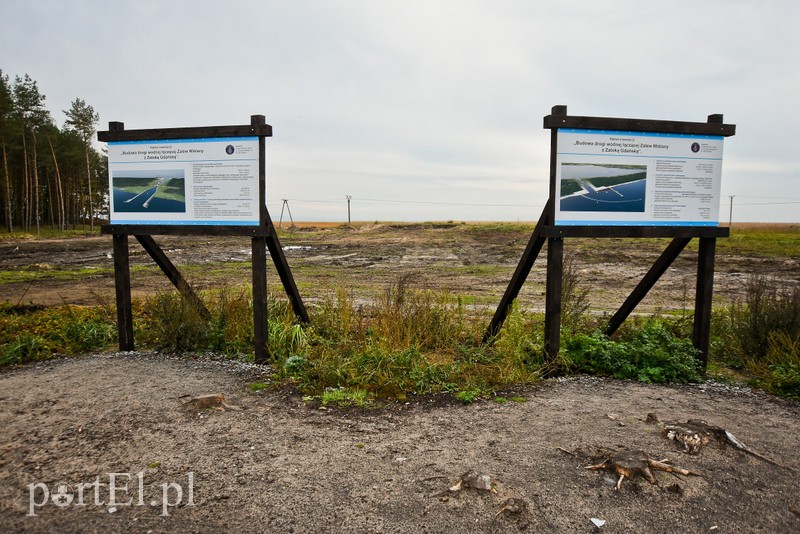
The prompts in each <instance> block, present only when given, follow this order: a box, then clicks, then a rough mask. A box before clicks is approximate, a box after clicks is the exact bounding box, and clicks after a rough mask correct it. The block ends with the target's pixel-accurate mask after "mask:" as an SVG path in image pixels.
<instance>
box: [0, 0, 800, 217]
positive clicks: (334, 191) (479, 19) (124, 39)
mask: <svg viewBox="0 0 800 534" xmlns="http://www.w3.org/2000/svg"><path fill="white" fill-rule="evenodd" d="M798 21H800V2H798V1H797V0H775V1H770V0H758V1H756V0H752V1H736V0H720V1H709V0H704V1H701V2H698V1H686V2H681V1H678V2H642V1H641V0H636V1H617V2H614V1H608V2H597V1H580V0H572V1H570V2H557V1H549V2H539V1H534V0H509V1H504V0H457V1H456V0H453V1H450V0H444V1H443V0H422V1H417V0H403V1H402V2H391V1H375V0H363V1H362V0H329V1H305V0H293V1H277V0H261V1H247V2H244V1H236V0H227V1H219V0H217V1H208V0H191V1H175V0H172V1H149V0H148V1H143V0H137V1H130V2H127V1H112V0H102V1H95V0H91V1H77V0H73V1H64V0H51V1H50V0H48V1H46V0H36V1H34V0H3V2H2V4H0V69H2V70H3V73H4V74H9V75H10V76H11V77H12V78H13V76H14V75H23V74H25V73H28V74H30V76H31V77H32V78H33V79H34V80H36V81H37V82H38V83H39V88H40V90H41V91H42V92H43V93H44V94H45V95H46V96H47V100H46V105H47V108H48V109H49V110H50V111H51V112H52V113H53V115H54V118H55V119H56V121H57V122H58V123H59V124H60V125H62V124H63V122H64V115H63V113H61V110H63V109H67V108H69V106H70V102H71V101H72V100H74V99H75V98H76V97H79V98H82V99H84V100H86V102H87V103H89V104H91V105H92V106H94V108H95V110H96V111H97V112H99V113H100V121H101V122H100V129H107V125H108V122H109V121H121V122H124V123H125V126H126V128H129V129H140V128H158V127H177V126H206V125H223V124H247V123H249V122H250V115H253V114H262V115H266V117H267V122H268V123H269V124H271V125H272V126H273V135H274V136H273V137H272V138H271V139H269V140H268V141H267V150H268V162H267V195H268V205H269V209H270V212H271V213H272V215H273V218H274V219H276V220H277V219H278V217H279V214H280V210H281V205H282V202H281V199H289V206H290V208H291V210H292V215H293V216H294V219H295V220H333V221H337V220H346V218H347V204H346V201H345V195H352V197H353V200H352V217H353V220H367V221H372V220H383V221H386V220H406V221H410V220H450V219H453V220H510V221H516V220H520V221H532V220H535V219H537V218H538V216H539V214H540V213H541V211H542V208H543V206H544V203H545V201H546V197H547V182H548V172H549V171H548V165H549V140H550V138H549V130H544V129H543V128H542V117H543V116H544V115H547V114H549V112H550V109H551V107H552V106H554V105H558V104H564V105H567V106H568V112H569V113H570V114H571V115H589V116H608V117H634V118H645V119H666V120H679V121H698V122H704V121H705V120H706V118H707V116H708V115H709V114H712V113H723V114H724V116H725V122H726V123H731V124H736V126H737V134H736V136H734V137H731V138H727V139H726V141H725V148H724V151H725V155H724V163H723V171H722V198H721V204H722V206H721V209H720V219H721V220H722V221H723V222H726V221H727V219H728V207H729V196H730V195H735V198H734V210H733V219H734V222H736V221H791V222H795V221H800V215H799V214H800V183H798V182H799V179H800V147H799V145H800V143H799V139H798V135H797V133H796V132H797V126H798V123H800V102H798V99H800V30H798V27H797V26H798Z"/></svg>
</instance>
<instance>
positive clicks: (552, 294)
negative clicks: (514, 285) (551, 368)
mask: <svg viewBox="0 0 800 534" xmlns="http://www.w3.org/2000/svg"><path fill="white" fill-rule="evenodd" d="M563 279H564V240H563V239H562V238H560V237H550V238H548V239H547V288H546V289H545V291H546V294H545V305H544V352H545V354H546V355H547V357H548V358H549V359H550V360H551V361H552V360H554V359H556V358H557V357H558V351H559V350H561V288H562V285H563Z"/></svg>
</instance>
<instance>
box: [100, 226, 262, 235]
mask: <svg viewBox="0 0 800 534" xmlns="http://www.w3.org/2000/svg"><path fill="white" fill-rule="evenodd" d="M268 231H269V230H267V228H266V227H265V226H263V225H262V226H216V225H193V226H182V225H177V224H104V225H102V226H101V227H100V232H101V233H103V234H110V235H114V234H127V235H208V236H238V235H240V236H246V237H254V236H265V235H267V232H268Z"/></svg>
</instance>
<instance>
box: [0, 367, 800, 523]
mask: <svg viewBox="0 0 800 534" xmlns="http://www.w3.org/2000/svg"><path fill="white" fill-rule="evenodd" d="M269 372H270V371H269V368H268V367H260V366H254V365H248V364H240V363H234V362H224V361H214V360H211V359H204V360H191V359H178V358H171V357H167V356H163V355H157V354H151V353H128V354H99V355H90V356H85V357H80V358H73V359H65V360H54V361H50V362H46V363H41V364H36V365H29V366H25V367H22V368H16V369H5V370H3V371H2V372H0V429H2V430H0V532H223V531H224V532H282V533H283V532H403V533H406V532H459V531H460V532H518V531H528V532H609V533H611V532H654V533H658V532H664V533H673V532H737V533H741V532H775V533H778V532H780V533H785V532H798V531H800V482H798V480H799V479H798V473H800V452H798V441H797V439H798V436H800V404H798V403H796V402H787V401H780V400H777V399H775V398H772V397H769V396H766V395H764V394H762V393H757V392H752V391H750V390H749V389H747V388H738V387H732V386H724V385H719V384H703V385H699V386H697V385H695V386H681V387H668V386H651V385H641V384H636V383H628V382H620V381H613V380H604V379H597V378H589V377H578V378H571V379H566V380H564V379H562V380H556V381H546V382H542V383H541V384H540V385H538V386H536V387H531V388H528V389H524V390H520V391H515V392H513V393H512V392H510V393H508V394H507V396H509V397H510V396H512V395H519V396H524V397H525V398H526V402H507V403H503V404H500V403H497V402H494V401H482V402H478V403H476V404H472V405H461V404H458V403H455V402H454V401H452V400H449V398H445V397H426V398H417V399H413V400H412V401H410V402H408V403H402V404H391V405H388V406H385V407H383V408H380V409H377V410H370V411H352V410H341V409H321V407H320V406H319V405H318V404H317V403H315V402H313V401H312V402H307V401H303V399H302V398H301V397H300V396H299V395H297V394H295V393H293V392H291V391H288V390H286V389H280V390H272V391H268V392H260V393H253V392H251V391H250V389H249V388H248V385H249V384H251V383H253V382H255V381H269ZM211 393H224V395H225V396H226V399H227V401H228V403H229V404H231V405H234V406H235V407H236V409H234V408H232V409H228V410H225V411H219V410H214V409H208V410H186V409H185V408H184V407H183V406H182V402H183V401H185V400H186V399H188V398H190V397H195V396H198V395H204V394H211ZM651 412H652V413H655V414H657V415H658V416H659V418H661V419H662V420H681V421H683V420H686V419H688V418H702V419H706V420H707V421H709V422H710V423H712V424H716V425H719V426H722V427H724V428H726V429H728V430H729V431H731V432H732V433H733V434H735V435H736V436H737V437H738V438H739V439H741V440H742V441H744V442H745V443H746V444H748V445H749V446H750V447H752V448H753V449H756V450H757V451H759V452H760V453H762V454H764V455H766V456H769V457H770V458H772V459H774V460H777V461H779V462H780V463H782V464H784V465H785V466H786V467H784V468H781V467H776V466H774V465H771V464H769V463H767V462H764V461H762V460H759V459H757V458H754V457H752V456H749V455H745V454H743V453H741V452H740V451H737V450H734V449H733V448H731V447H728V448H721V447H718V446H716V445H709V446H707V447H706V448H705V449H703V450H702V451H701V452H700V454H698V455H689V454H686V453H684V452H683V451H682V450H680V449H679V448H677V447H676V446H675V444H674V443H673V442H671V441H668V440H667V439H665V438H664V437H663V436H662V433H661V432H660V430H659V429H658V427H654V426H652V425H648V424H646V423H645V422H644V421H643V419H644V418H645V417H646V415H647V414H648V413H651ZM559 448H562V449H564V450H566V451H569V452H575V451H579V450H582V451H588V452H591V451H596V450H598V449H601V448H604V449H609V448H611V449H615V450H643V451H645V452H647V453H648V454H649V455H650V456H652V457H654V458H658V459H663V458H670V459H672V460H673V461H674V463H675V464H676V465H678V466H681V467H684V468H687V469H691V470H694V471H697V472H699V473H700V475H701V476H690V477H683V476H679V475H673V474H670V473H666V472H656V475H655V476H656V479H657V482H658V484H657V485H653V484H650V483H648V482H647V481H645V480H644V479H634V480H625V481H624V482H623V484H622V487H621V489H620V490H619V491H617V490H616V489H615V482H616V477H615V475H613V473H611V472H607V471H602V470H600V471H592V470H588V469H585V466H586V465H588V462H587V460H586V458H583V457H576V456H573V455H571V454H567V453H565V452H563V451H561V450H559ZM470 471H474V472H475V473H476V474H478V475H486V476H488V477H490V481H491V485H492V488H493V490H494V491H487V490H481V489H475V488H472V487H467V488H466V489H462V490H460V491H449V490H448V488H450V487H452V486H454V485H455V484H456V483H457V482H458V480H459V479H460V477H461V476H462V475H463V474H464V473H467V472H470ZM111 473H117V475H110V474H111ZM112 477H113V478H112ZM110 485H113V486H114V491H115V495H114V496H113V502H111V495H110V490H111V488H110ZM59 486H65V487H64V488H61V489H59ZM179 487H180V492H181V495H180V497H181V498H180V504H178V503H179V499H178V497H179V494H178V493H179V491H178V488H179ZM165 488H166V503H167V504H166V506H165V504H164V503H165V499H164V492H165ZM45 492H47V494H48V495H49V496H50V499H49V500H46V499H45V498H46V496H47V495H45ZM95 492H96V493H97V494H96V495H95ZM81 493H82V498H81V499H80V500H82V501H83V506H79V505H78V504H79V497H81V495H79V494H81ZM56 497H57V498H56ZM70 497H71V499H72V500H71V501H70V500H69V498H70ZM61 498H63V500H64V503H63V505H61V506H59V505H56V504H55V502H57V501H58V500H59V499H61ZM509 499H513V501H510V500H509ZM98 503H99V504H98ZM592 518H595V519H597V520H604V521H605V524H604V526H602V527H600V528H597V527H595V526H594V524H593V523H592V522H591V519H592Z"/></svg>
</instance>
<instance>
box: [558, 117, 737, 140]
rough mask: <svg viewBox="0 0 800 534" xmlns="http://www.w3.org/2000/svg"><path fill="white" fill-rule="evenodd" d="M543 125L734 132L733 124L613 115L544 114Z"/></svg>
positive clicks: (659, 131)
mask: <svg viewBox="0 0 800 534" xmlns="http://www.w3.org/2000/svg"><path fill="white" fill-rule="evenodd" d="M712 117H714V115H712ZM720 117H721V116H720ZM544 127H545V128H551V129H557V128H576V129H582V130H614V131H624V132H650V133H675V134H689V135H713V136H722V137H730V136H732V135H735V134H736V125H735V124H720V123H716V122H682V121H666V120H646V119H625V118H615V117H581V116H577V115H555V114H551V115H547V116H545V118H544Z"/></svg>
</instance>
